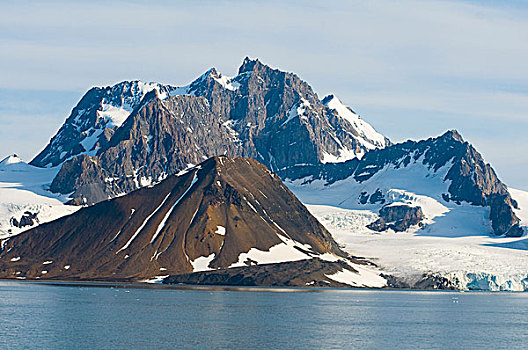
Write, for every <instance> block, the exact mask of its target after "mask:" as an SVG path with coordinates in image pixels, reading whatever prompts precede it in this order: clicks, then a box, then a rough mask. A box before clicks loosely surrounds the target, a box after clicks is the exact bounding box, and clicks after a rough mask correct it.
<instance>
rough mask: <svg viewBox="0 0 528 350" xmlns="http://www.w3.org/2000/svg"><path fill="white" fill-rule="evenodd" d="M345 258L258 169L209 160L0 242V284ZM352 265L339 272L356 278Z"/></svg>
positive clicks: (242, 161)
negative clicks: (14, 280)
mask: <svg viewBox="0 0 528 350" xmlns="http://www.w3.org/2000/svg"><path fill="white" fill-rule="evenodd" d="M346 256H347V255H346V254H345V253H343V252H342V251H341V249H340V248H339V247H338V246H337V244H336V243H335V241H334V240H333V239H332V237H331V236H330V234H329V233H328V232H327V231H326V229H325V228H324V227H323V226H322V225H321V224H319V222H318V221H317V220H316V219H315V218H314V217H313V216H312V215H311V214H310V213H309V212H308V211H307V210H306V208H305V207H304V206H303V205H302V204H301V202H299V201H298V200H297V199H296V198H295V196H294V195H293V194H292V193H291V192H290V191H289V190H288V189H287V188H286V187H285V186H284V185H283V184H282V182H281V180H280V179H279V178H278V177H277V176H276V175H274V174H273V173H271V172H269V171H268V170H267V169H266V167H264V166H263V165H262V164H259V163H258V162H256V161H254V160H250V159H244V158H235V159H231V158H226V157H218V158H211V159H209V160H207V161H205V162H203V163H202V164H200V166H198V167H195V168H192V169H189V170H188V172H186V173H184V174H181V175H179V176H177V175H173V176H169V177H168V178H167V179H165V180H163V181H162V182H160V183H159V184H158V185H156V186H153V187H145V188H142V189H140V190H137V191H134V192H132V193H130V194H128V195H125V196H122V197H118V198H115V199H112V200H107V201H103V202H101V203H98V204H96V205H93V206H90V207H87V208H83V209H81V210H79V211H78V212H77V213H75V214H72V215H69V216H66V217H63V218H61V219H59V220H56V221H54V222H51V223H48V224H44V225H40V226H38V227H37V228H35V229H32V230H30V231H26V232H23V233H21V234H19V235H17V236H15V237H12V238H10V239H8V240H6V241H3V242H2V251H1V253H0V276H2V277H5V278H47V279H82V280H141V279H149V278H155V277H156V276H160V275H169V274H170V275H177V274H182V273H191V272H196V271H204V270H216V269H219V268H229V267H238V266H240V267H243V266H249V265H256V264H259V265H260V264H266V263H281V262H286V261H298V260H309V259H313V258H320V259H323V260H325V261H330V262H332V261H338V260H344V261H346V259H345V257H346ZM361 264H363V270H362V267H359V268H358V270H354V269H353V264H352V265H351V267H350V268H349V270H350V271H352V272H350V271H349V272H348V273H345V274H350V273H355V274H356V275H357V277H358V279H361V273H360V272H359V271H364V264H365V262H362V263H361ZM341 270H342V267H339V266H338V267H337V270H336V267H335V266H334V267H333V270H331V271H332V274H335V273H338V272H340V271H341ZM353 271H356V272H353ZM370 273H372V272H370ZM382 280H383V279H382V278H381V277H379V276H378V281H382Z"/></svg>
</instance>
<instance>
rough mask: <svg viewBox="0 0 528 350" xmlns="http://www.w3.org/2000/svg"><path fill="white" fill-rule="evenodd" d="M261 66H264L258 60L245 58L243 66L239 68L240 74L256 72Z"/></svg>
mask: <svg viewBox="0 0 528 350" xmlns="http://www.w3.org/2000/svg"><path fill="white" fill-rule="evenodd" d="M259 66H262V63H261V62H260V61H259V59H258V58H256V59H254V60H252V59H251V58H249V57H247V56H246V57H245V58H244V61H242V65H241V66H240V67H239V68H238V74H244V73H248V72H252V71H253V70H255V68H257V69H258V68H259Z"/></svg>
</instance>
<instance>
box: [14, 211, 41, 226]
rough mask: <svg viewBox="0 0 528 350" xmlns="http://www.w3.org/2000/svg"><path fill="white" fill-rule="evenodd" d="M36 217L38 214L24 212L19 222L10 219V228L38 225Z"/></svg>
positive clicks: (15, 219)
mask: <svg viewBox="0 0 528 350" xmlns="http://www.w3.org/2000/svg"><path fill="white" fill-rule="evenodd" d="M37 216H38V213H32V212H30V211H25V212H24V214H22V216H21V217H20V219H19V220H18V219H17V218H15V217H14V216H13V217H11V219H10V220H9V222H10V224H11V226H14V227H18V228H22V227H26V226H33V225H35V224H36V223H37V224H38V223H39V222H40V221H39V219H38V217H37Z"/></svg>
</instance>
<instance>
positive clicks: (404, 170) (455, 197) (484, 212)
mask: <svg viewBox="0 0 528 350" xmlns="http://www.w3.org/2000/svg"><path fill="white" fill-rule="evenodd" d="M279 175H280V176H281V177H282V178H284V179H290V180H289V181H288V183H289V186H290V188H291V189H292V191H293V192H294V193H295V194H297V195H298V196H299V197H300V198H301V200H302V201H303V202H304V203H309V204H325V205H337V206H339V207H341V208H348V209H368V210H374V211H379V210H380V209H382V208H383V207H386V206H387V205H392V206H394V205H396V204H399V205H400V206H402V205H403V206H406V205H407V206H408V205H412V206H414V207H416V206H419V207H420V208H421V210H422V211H423V214H424V222H423V223H422V225H423V230H426V229H431V228H432V227H434V225H432V224H433V223H434V222H435V220H437V219H438V218H439V217H443V219H442V221H444V220H445V221H446V222H447V221H448V220H447V219H446V217H453V218H454V219H455V217H456V220H460V223H464V221H466V222H467V220H464V217H463V215H464V214H463V213H466V212H468V211H469V212H475V213H476V214H475V218H476V219H477V220H476V221H475V222H479V223H480V222H481V221H482V218H487V220H489V221H487V220H486V221H487V222H491V228H489V227H488V226H486V224H485V225H484V226H482V225H479V226H478V228H475V229H476V230H477V231H478V230H480V231H484V232H489V233H494V234H496V235H502V234H505V235H507V236H520V235H522V234H523V230H522V229H521V227H520V226H519V222H520V220H519V218H518V217H517V216H516V214H515V210H516V209H517V208H518V204H517V202H516V201H515V200H513V199H512V197H511V195H510V193H509V192H508V189H507V187H506V186H505V185H504V184H503V183H502V182H501V181H500V180H499V178H498V177H497V175H496V173H495V171H494V170H493V168H492V167H491V166H490V165H489V164H487V163H485V161H484V159H483V158H482V156H481V155H480V153H478V152H477V150H476V149H475V148H474V147H473V146H472V145H471V144H469V143H468V142H466V141H464V139H463V138H462V136H461V135H460V134H459V133H458V132H456V131H454V130H452V131H448V132H446V133H445V134H443V135H442V136H439V137H436V138H429V139H427V140H423V141H407V142H404V143H399V144H394V145H391V146H389V147H386V148H384V149H378V150H373V151H370V152H368V153H366V154H365V156H364V157H363V158H362V159H361V160H359V159H352V160H350V161H347V162H345V163H340V164H318V165H302V166H297V167H296V168H295V171H294V172H289V170H284V171H281V172H279ZM299 178H300V179H299ZM402 208H403V207H402ZM402 208H400V209H402ZM410 211H412V209H407V210H406V211H405V213H409V212H410ZM385 212H387V211H386V210H385ZM405 213H404V212H403V211H402V215H404V216H405ZM435 218H436V219H435ZM466 219H469V217H467V218H466ZM450 224H453V222H451V223H450ZM455 227H458V226H453V227H452V228H451V229H449V230H450V231H456V228H455ZM406 228H409V227H406Z"/></svg>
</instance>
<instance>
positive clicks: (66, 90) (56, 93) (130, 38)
mask: <svg viewBox="0 0 528 350" xmlns="http://www.w3.org/2000/svg"><path fill="white" fill-rule="evenodd" d="M527 18H528V8H527V6H526V5H525V3H523V2H521V1H510V2H507V1H501V2H494V1H460V2H457V1H411V0H403V1H397V2H396V1H347V2H338V1H332V2H330V1H328V2H321V1H302V2H301V1H290V2H286V1H222V0H220V1H200V2H195V1H193V2H191V1H188V2H183V1H178V2H169V1H156V2H151V3H148V2H141V1H129V2H124V1H114V2H110V1H89V2H88V1H87V2H83V1H76V2H71V1H48V2H46V3H45V4H44V3H43V2H38V1H16V2H15V1H12V2H11V1H3V2H2V16H0V51H1V52H2V55H0V157H3V156H5V155H8V154H11V153H17V154H19V155H20V156H22V157H23V158H25V159H27V160H29V159H31V158H32V157H33V156H34V155H35V154H36V153H37V152H38V151H39V150H40V149H42V148H43V147H44V146H45V144H46V143H47V142H48V140H49V138H50V137H51V136H52V135H53V134H54V132H55V131H56V130H57V129H58V128H59V126H60V124H61V123H62V122H63V121H64V119H65V118H66V117H67V116H68V114H69V112H70V111H71V109H72V108H73V106H74V105H75V103H76V102H77V101H78V100H79V99H80V97H81V96H82V94H83V93H84V92H85V91H86V90H88V89H89V88H90V87H91V86H102V85H109V84H113V83H115V82H118V81H122V80H125V79H141V80H145V81H159V82H165V83H171V84H175V85H182V84H186V83H188V82H189V81H191V80H192V79H193V78H194V77H196V76H198V75H199V74H201V73H203V72H204V71H205V70H207V69H208V68H210V67H212V66H214V67H216V68H217V69H218V70H219V71H220V72H222V73H224V74H226V75H233V74H235V72H236V70H237V68H238V66H239V65H240V63H241V62H242V59H243V58H244V57H245V56H250V57H258V58H260V59H261V60H262V61H263V62H265V63H267V64H269V65H271V66H274V67H278V68H281V69H284V70H288V71H294V72H296V73H297V74H298V75H299V76H300V77H301V78H302V79H304V80H306V81H308V82H309V83H310V84H311V85H312V86H313V88H314V89H315V91H316V92H317V93H318V94H319V95H320V97H323V96H324V95H326V94H328V93H335V94H336V95H337V96H339V98H340V99H341V100H342V101H343V102H345V103H346V104H348V105H349V106H351V107H352V108H353V109H354V110H355V111H357V112H358V113H360V114H361V115H362V116H363V118H364V119H365V120H367V121H369V122H370V123H371V124H373V125H374V127H375V128H376V129H378V130H379V131H380V132H382V133H384V134H385V135H387V136H388V137H389V138H391V139H392V140H394V141H403V140H406V139H408V138H412V139H420V138H427V137H430V136H436V135H439V134H441V133H443V132H444V131H445V130H447V129H453V128H455V129H458V130H459V131H460V132H461V134H462V135H463V136H464V137H465V138H466V139H467V140H469V141H470V142H472V143H473V144H474V145H475V146H476V147H477V149H478V150H479V151H480V152H481V153H482V154H483V155H484V157H485V159H486V160H487V161H488V162H490V163H491V164H492V165H493V166H494V168H495V169H496V170H497V172H498V174H499V176H500V178H501V179H503V180H504V181H505V182H506V183H507V184H508V185H510V186H512V187H517V188H522V189H525V190H528V176H527V174H528V151H527V149H528V138H527V134H528V113H527V112H528V45H527V44H526V40H527V38H528V20H527Z"/></svg>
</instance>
